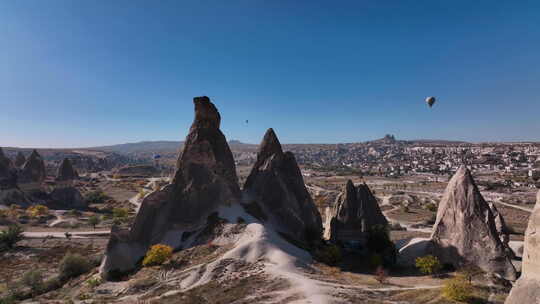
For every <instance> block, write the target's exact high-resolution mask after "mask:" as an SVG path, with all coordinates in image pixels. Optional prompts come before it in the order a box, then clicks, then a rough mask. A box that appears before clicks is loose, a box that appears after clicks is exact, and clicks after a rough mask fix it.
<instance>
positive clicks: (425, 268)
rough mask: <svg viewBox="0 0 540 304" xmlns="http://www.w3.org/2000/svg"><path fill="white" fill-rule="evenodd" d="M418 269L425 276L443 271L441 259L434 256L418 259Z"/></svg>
mask: <svg viewBox="0 0 540 304" xmlns="http://www.w3.org/2000/svg"><path fill="white" fill-rule="evenodd" d="M416 267H417V268H418V269H419V270H420V272H422V273H423V274H430V275H432V274H436V273H437V272H439V271H440V270H441V269H442V265H441V262H440V261H439V259H438V258H437V257H435V256H432V255H426V256H424V257H419V258H416Z"/></svg>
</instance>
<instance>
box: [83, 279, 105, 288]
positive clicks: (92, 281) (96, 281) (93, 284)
mask: <svg viewBox="0 0 540 304" xmlns="http://www.w3.org/2000/svg"><path fill="white" fill-rule="evenodd" d="M101 283H102V281H101V278H100V277H92V278H90V279H88V280H87V281H86V284H87V285H88V286H89V287H90V288H96V287H97V286H99V285H101Z"/></svg>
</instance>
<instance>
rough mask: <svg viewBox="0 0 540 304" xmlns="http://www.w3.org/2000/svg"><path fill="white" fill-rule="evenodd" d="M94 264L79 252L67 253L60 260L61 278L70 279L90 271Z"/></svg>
mask: <svg viewBox="0 0 540 304" xmlns="http://www.w3.org/2000/svg"><path fill="white" fill-rule="evenodd" d="M91 268H92V265H91V264H90V262H89V261H88V259H87V258H85V257H83V256H82V255H80V254H77V253H69V252H68V253H67V254H66V255H65V256H64V258H63V259H62V261H61V262H60V269H59V270H60V278H61V279H63V280H68V279H70V278H74V277H77V276H79V275H81V274H83V273H86V272H88V271H89V270H90V269H91Z"/></svg>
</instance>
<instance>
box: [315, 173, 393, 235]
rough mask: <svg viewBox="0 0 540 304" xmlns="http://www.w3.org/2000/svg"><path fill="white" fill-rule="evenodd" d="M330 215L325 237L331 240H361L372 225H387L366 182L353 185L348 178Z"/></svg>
mask: <svg viewBox="0 0 540 304" xmlns="http://www.w3.org/2000/svg"><path fill="white" fill-rule="evenodd" d="M330 215H331V218H330V219H329V220H328V221H327V227H326V231H325V232H326V235H325V237H326V238H328V239H330V240H332V241H362V240H364V239H365V236H366V233H367V232H368V231H369V230H370V229H371V228H373V227H374V226H376V225H379V226H387V225H388V221H387V220H386V217H385V216H384V215H383V214H382V212H381V209H380V208H379V204H378V202H377V199H376V198H375V196H373V194H372V193H371V190H370V189H369V187H368V186H367V185H366V184H361V185H358V187H355V186H354V184H353V183H352V181H350V180H349V181H347V184H346V186H345V189H344V191H343V192H342V193H341V194H340V195H339V196H338V198H337V200H336V204H335V206H334V207H333V208H332V211H331V214H330Z"/></svg>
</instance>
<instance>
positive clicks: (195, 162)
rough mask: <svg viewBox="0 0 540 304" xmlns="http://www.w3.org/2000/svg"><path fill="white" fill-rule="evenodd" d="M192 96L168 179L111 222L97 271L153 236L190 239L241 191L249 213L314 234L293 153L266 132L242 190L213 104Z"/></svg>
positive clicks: (127, 260) (130, 262) (125, 263)
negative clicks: (126, 216) (126, 221)
mask: <svg viewBox="0 0 540 304" xmlns="http://www.w3.org/2000/svg"><path fill="white" fill-rule="evenodd" d="M193 103H194V106H195V119H194V121H193V124H192V125H191V128H190V130H189V134H188V135H187V137H186V141H185V143H184V147H183V150H182V152H181V154H180V155H179V157H178V161H177V166H176V172H175V174H174V178H173V180H172V182H171V184H169V185H167V186H165V187H164V188H163V189H161V190H158V191H155V192H153V193H151V194H150V195H148V196H147V197H146V198H145V199H144V200H143V202H142V204H141V208H140V210H139V212H138V214H137V216H136V218H135V221H134V223H133V225H132V227H131V229H130V230H129V231H125V230H120V229H118V228H116V227H114V228H113V229H112V231H111V236H110V239H109V243H108V245H107V251H106V256H105V259H104V261H103V262H102V266H101V274H102V276H103V277H104V278H106V279H110V278H112V276H113V275H114V274H116V273H118V272H120V273H121V272H125V271H129V270H132V269H133V268H134V267H136V264H137V262H138V261H139V260H140V259H141V258H142V257H143V256H144V255H145V253H146V251H147V249H148V248H149V247H150V246H151V245H153V244H157V243H161V244H168V245H170V246H172V247H174V248H176V249H181V248H185V247H188V246H190V244H193V242H196V239H197V236H198V234H200V233H201V232H202V231H203V230H204V229H205V227H208V226H209V225H211V224H212V222H213V221H215V218H216V216H217V215H218V214H219V211H220V209H221V208H228V207H232V206H234V205H237V206H238V207H240V204H241V203H242V202H243V198H242V197H243V196H245V197H249V199H244V203H245V205H250V204H256V205H257V206H258V208H256V209H257V212H253V208H249V207H246V209H248V210H251V211H252V212H250V213H252V214H254V215H255V217H258V218H259V219H260V220H261V221H264V222H268V223H269V224H272V225H274V226H275V228H276V229H277V230H278V231H280V232H282V233H284V234H287V235H288V236H290V237H292V238H296V239H298V240H301V241H306V238H308V237H310V236H311V234H314V235H315V234H317V233H318V234H320V232H321V229H322V228H321V219H320V215H319V213H318V211H317V208H316V207H315V205H314V204H313V201H312V200H311V197H310V196H309V194H308V192H307V190H306V188H305V185H304V183H303V179H302V175H301V173H300V170H299V168H298V165H297V164H296V161H295V159H294V156H293V155H292V154H290V153H283V151H282V149H281V145H280V144H279V141H278V140H277V137H276V136H275V134H274V132H273V131H272V130H269V131H268V132H267V133H266V135H265V138H264V139H263V144H262V145H261V149H260V151H259V155H258V161H257V164H256V165H255V166H254V168H253V170H252V172H251V174H250V177H249V178H248V181H247V182H246V185H245V187H244V188H245V190H244V192H242V191H241V190H240V187H239V184H238V178H237V176H236V168H235V163H234V159H233V155H232V153H231V150H230V148H229V145H228V143H227V141H226V139H225V136H224V135H223V133H222V132H221V130H220V129H219V127H220V123H221V117H220V114H219V112H218V110H217V109H216V107H215V106H214V104H212V102H210V99H209V98H208V97H196V98H194V100H193ZM243 193H244V195H243ZM189 242H191V243H189Z"/></svg>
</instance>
